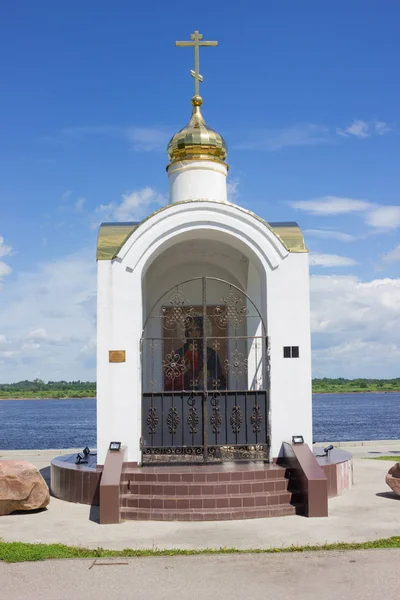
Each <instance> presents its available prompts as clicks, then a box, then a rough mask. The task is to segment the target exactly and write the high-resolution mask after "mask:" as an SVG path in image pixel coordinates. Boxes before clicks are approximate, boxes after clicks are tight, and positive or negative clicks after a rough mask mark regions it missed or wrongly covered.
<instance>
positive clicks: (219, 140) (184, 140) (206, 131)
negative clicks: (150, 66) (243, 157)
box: [167, 30, 227, 168]
mask: <svg viewBox="0 0 400 600" xmlns="http://www.w3.org/2000/svg"><path fill="white" fill-rule="evenodd" d="M190 40H191V41H182V42H175V45H176V46H189V47H193V48H194V70H191V71H190V73H191V75H192V77H194V96H193V98H192V106H193V110H192V118H191V119H190V121H189V123H188V124H187V125H186V127H184V128H183V129H181V130H180V131H178V133H176V134H175V135H174V136H173V137H172V138H171V140H170V142H169V144H168V156H169V159H170V165H171V164H173V163H176V162H180V161H182V160H191V161H193V160H207V161H210V160H211V161H215V162H218V163H221V164H223V165H225V167H227V165H226V164H225V159H226V156H227V148H226V143H225V140H224V138H223V137H222V135H220V134H219V133H218V132H217V131H215V130H214V129H211V127H209V126H208V125H207V123H206V122H205V120H204V117H203V115H202V113H201V108H200V107H201V105H202V104H203V99H202V98H201V96H200V95H199V84H200V82H202V81H203V77H202V75H200V66H199V48H200V46H218V42H214V41H203V35H202V34H201V33H199V32H198V31H197V30H196V31H195V32H194V33H192V34H190ZM170 165H169V166H170ZM167 168H168V167H167Z"/></svg>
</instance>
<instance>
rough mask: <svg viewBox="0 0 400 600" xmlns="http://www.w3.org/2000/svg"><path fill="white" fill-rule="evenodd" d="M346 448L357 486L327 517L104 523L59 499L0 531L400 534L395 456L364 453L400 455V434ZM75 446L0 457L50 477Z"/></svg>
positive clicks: (251, 543)
mask: <svg viewBox="0 0 400 600" xmlns="http://www.w3.org/2000/svg"><path fill="white" fill-rule="evenodd" d="M318 445H319V446H320V445H321V444H318ZM342 447H343V446H342ZM346 449H348V450H349V451H350V452H352V453H353V455H354V480H355V485H354V487H353V489H352V490H351V491H350V492H346V493H344V494H343V495H341V496H338V497H337V498H332V499H331V500H330V501H329V517H327V518H320V519H307V518H305V517H301V516H291V517H283V518H271V519H256V520H247V521H229V522H226V521H225V522H223V521H222V522H203V523H190V522H189V523H184V522H181V523H179V522H154V521H153V522H149V521H144V522H135V521H127V522H124V523H121V524H118V525H101V526H100V525H99V524H98V509H97V507H95V508H90V507H89V506H84V505H79V504H72V503H69V502H64V501H62V500H58V499H57V498H52V499H51V502H50V505H49V507H48V509H47V510H44V511H41V512H38V513H26V514H14V515H8V516H5V517H1V518H0V536H1V537H2V538H3V539H4V540H7V541H25V542H46V543H54V542H61V543H64V544H69V545H80V546H85V547H91V548H96V547H99V546H101V547H103V548H111V549H123V548H127V547H129V548H146V549H147V548H158V549H164V548H167V549H171V548H182V549H197V548H221V547H235V548H239V549H245V548H270V547H285V546H290V545H292V544H296V545H305V544H324V543H325V542H327V543H332V542H358V541H366V540H374V539H377V538H381V537H390V536H393V535H398V534H399V533H400V497H398V496H396V495H395V494H393V493H392V492H391V491H390V489H389V488H388V486H387V485H386V483H385V474H386V473H387V471H388V469H389V467H390V466H391V464H392V463H391V462H384V461H373V460H364V459H363V458H362V457H363V456H367V457H368V456H369V457H372V456H376V455H377V453H379V452H380V453H383V454H390V453H393V454H394V452H396V451H397V452H398V453H399V454H400V441H393V442H390V443H386V442H379V443H378V442H376V446H375V445H373V444H372V445H371V444H368V445H366V446H351V447H350V446H348V445H347V446H346ZM73 451H74V450H63V451H60V450H43V451H38V450H36V451H13V452H12V451H0V459H12V458H14V459H15V458H18V459H22V460H28V461H29V462H32V463H34V464H35V465H37V466H38V467H39V468H40V469H42V472H43V473H44V475H45V476H46V475H47V476H48V473H49V468H48V466H49V463H50V460H51V458H52V457H53V456H57V455H60V454H62V453H70V452H73ZM395 462H396V458H395V456H394V457H393V464H394V463H395ZM6 597H7V596H6ZM8 597H10V596H8ZM159 597H161V596H159ZM165 597H167V596H165ZM86 598H88V596H86Z"/></svg>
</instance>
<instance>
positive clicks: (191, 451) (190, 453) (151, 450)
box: [142, 446, 204, 456]
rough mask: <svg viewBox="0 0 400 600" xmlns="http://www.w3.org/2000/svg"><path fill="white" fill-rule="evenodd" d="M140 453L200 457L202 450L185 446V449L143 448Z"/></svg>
mask: <svg viewBox="0 0 400 600" xmlns="http://www.w3.org/2000/svg"><path fill="white" fill-rule="evenodd" d="M142 452H143V454H147V455H162V454H169V455H177V456H182V455H186V456H194V455H196V456H200V455H202V454H203V452H204V449H203V446H186V447H185V448H181V447H180V446H152V447H148V446H144V447H143V448H142Z"/></svg>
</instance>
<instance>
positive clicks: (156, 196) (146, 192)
mask: <svg viewBox="0 0 400 600" xmlns="http://www.w3.org/2000/svg"><path fill="white" fill-rule="evenodd" d="M166 203H167V199H166V198H165V196H163V195H162V194H160V193H159V192H157V191H156V190H154V189H153V188H151V187H145V188H142V189H141V190H137V191H134V192H128V193H126V194H123V195H122V200H121V202H120V203H119V204H117V203H115V202H111V203H110V204H107V205H104V204H102V205H101V206H99V208H98V209H97V212H98V213H100V214H102V215H103V218H104V219H106V220H108V221H138V220H140V219H142V218H143V217H144V216H146V215H147V214H148V209H149V206H151V205H153V206H159V205H163V204H166Z"/></svg>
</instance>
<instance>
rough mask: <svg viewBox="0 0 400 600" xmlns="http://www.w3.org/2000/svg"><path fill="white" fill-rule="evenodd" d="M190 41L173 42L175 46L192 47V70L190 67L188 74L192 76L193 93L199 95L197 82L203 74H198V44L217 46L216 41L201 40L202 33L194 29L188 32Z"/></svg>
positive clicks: (200, 80) (201, 79)
mask: <svg viewBox="0 0 400 600" xmlns="http://www.w3.org/2000/svg"><path fill="white" fill-rule="evenodd" d="M190 39H191V40H192V41H191V42H189V41H188V42H175V46H192V47H194V71H193V70H192V69H191V71H190V74H191V76H192V77H194V95H195V96H199V95H200V94H199V83H200V82H202V81H203V76H202V75H200V56H199V55H200V53H199V48H200V46H218V42H206V41H202V40H203V34H202V33H199V32H198V31H195V32H194V33H191V34H190Z"/></svg>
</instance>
